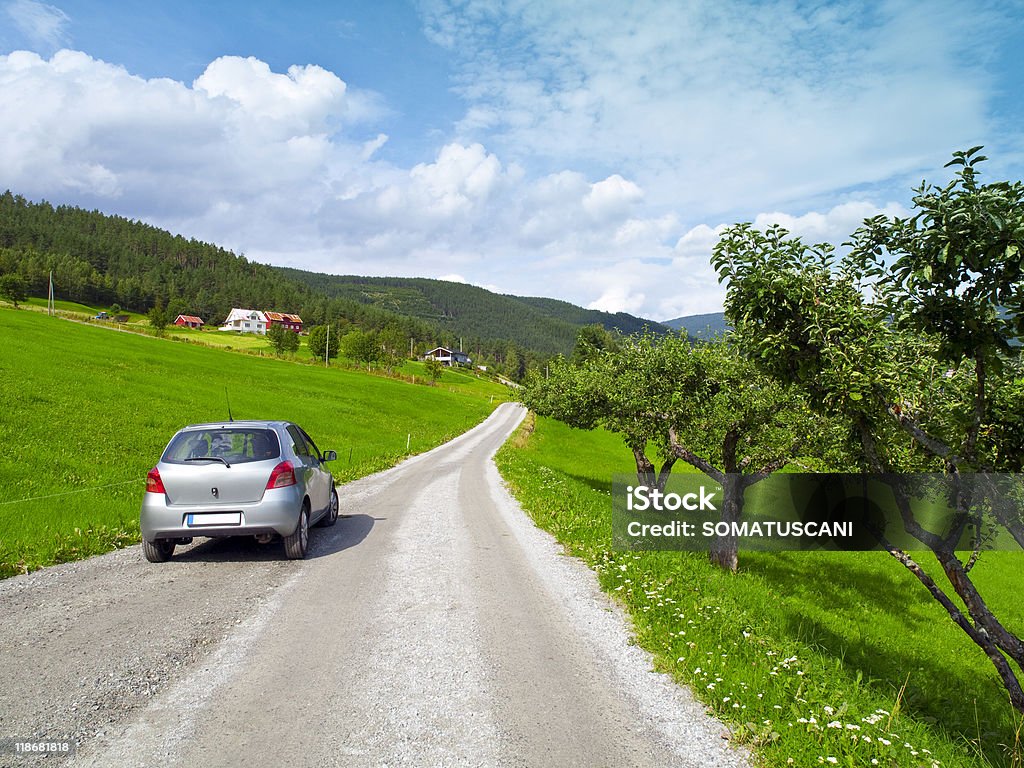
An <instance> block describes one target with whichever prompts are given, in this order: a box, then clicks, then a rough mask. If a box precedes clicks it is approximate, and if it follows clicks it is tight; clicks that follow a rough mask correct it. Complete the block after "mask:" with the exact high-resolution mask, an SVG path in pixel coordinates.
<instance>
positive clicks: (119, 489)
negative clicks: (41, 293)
mask: <svg viewBox="0 0 1024 768" xmlns="http://www.w3.org/2000/svg"><path fill="white" fill-rule="evenodd" d="M0 349H2V350H3V354H2V355H0V411H2V413H3V418H2V419H0V575H11V574H12V573H16V572H20V571H23V570H26V569H29V568H35V567H39V566H42V565H46V564H50V563H54V562H61V561H64V560H69V559H76V558H79V557H83V556H86V555H89V554H93V553H96V552H101V551H106V550H107V549H110V548H111V547H114V546H121V545H125V544H127V543H131V542H133V541H136V540H137V537H138V509H139V505H140V503H141V499H142V492H143V491H142V489H143V487H144V483H145V476H146V472H147V471H148V470H149V468H150V467H152V466H153V464H154V463H155V462H156V460H157V458H158V457H159V454H160V452H161V450H162V449H163V447H164V445H165V444H166V442H167V441H168V440H169V439H170V437H171V435H172V434H173V433H174V432H175V431H176V430H177V429H178V428H179V427H181V426H183V425H185V424H187V423H191V422H200V421H209V420H218V419H225V418H227V403H226V400H225V389H227V394H228V396H229V397H230V401H231V409H232V412H233V415H234V417H235V418H257V419H263V418H281V419H290V420H294V421H296V422H298V423H300V424H302V425H303V426H304V427H305V428H306V429H307V430H308V431H309V433H310V434H311V436H312V437H313V438H314V440H316V441H317V443H318V444H319V445H320V447H321V448H322V449H324V450H328V449H333V450H336V451H337V452H338V458H339V460H338V461H337V462H336V463H334V464H332V465H331V468H332V471H333V472H334V474H335V477H337V478H338V480H339V481H345V480H349V479H352V478H355V477H359V476H362V475H366V474H368V473H370V472H374V471H377V470H379V469H384V468H386V467H388V466H391V465H393V464H394V463H396V462H397V461H399V460H400V459H401V458H402V457H403V456H404V455H405V454H406V441H407V439H409V440H410V451H411V452H412V453H418V452H421V451H424V450H427V449H429V448H432V447H434V446H436V445H438V444H440V443H441V442H443V441H445V440H446V439H449V438H451V437H454V436H455V435H457V434H459V433H461V432H463V431H465V430H466V429H467V428H468V427H470V426H472V425H473V424H476V423H478V422H479V421H481V420H482V419H483V418H484V417H485V416H486V415H487V414H488V413H489V412H490V411H491V410H492V408H493V406H494V404H496V403H497V402H499V401H500V400H501V399H503V394H504V389H503V388H501V387H498V386H497V385H495V384H492V383H490V382H475V381H467V382H461V381H455V380H454V379H452V381H451V386H448V385H447V382H443V385H442V386H436V387H430V386H423V385H414V384H410V383H408V382H403V381H399V380H395V379H389V378H384V377H380V376H368V375H366V374H364V373H360V372H357V371H351V370H346V369H343V368H339V367H331V368H329V369H325V368H322V367H320V366H315V365H302V364H299V363H295V362H289V361H283V360H278V359H275V358H273V357H264V358H259V357H253V356H251V355H239V354H231V353H227V352H224V351H222V350H216V349H210V348H207V347H203V346H199V345H194V344H183V343H180V342H173V341H169V340H166V339H155V338H152V337H149V336H141V335H136V334H129V333H117V332H116V331H111V330H108V329H106V328H101V327H98V326H96V325H91V324H90V325H83V324H79V323H72V322H67V321H65V320H61V319H57V318H50V317H47V316H46V315H45V314H42V313H39V312H31V311H25V310H19V311H15V310H12V309H7V308H0ZM448 376H449V374H447V373H446V378H447V377H448ZM453 390H454V391H453ZM492 401H493V402H492ZM410 436H411V437H410Z"/></svg>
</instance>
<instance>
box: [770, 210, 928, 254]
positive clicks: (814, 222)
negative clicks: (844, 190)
mask: <svg viewBox="0 0 1024 768" xmlns="http://www.w3.org/2000/svg"><path fill="white" fill-rule="evenodd" d="M878 214H883V215H885V216H889V217H892V216H906V215H908V211H907V209H906V208H904V207H903V206H902V205H900V204H899V203H895V202H891V203H888V204H887V205H885V206H884V207H882V208H879V207H877V206H875V205H872V204H871V203H869V202H866V201H857V202H850V203H842V204H840V205H837V206H835V207H834V208H832V209H831V210H828V211H825V212H824V213H819V212H818V211H809V212H807V213H804V214H802V215H800V216H793V215H791V214H788V213H782V212H780V211H775V212H772V213H759V214H757V216H756V217H755V218H754V221H753V224H754V226H755V227H756V228H757V229H761V230H765V229H767V228H768V227H770V226H771V225H772V224H778V225H779V226H781V227H784V228H785V229H786V230H788V231H789V232H790V233H791V234H794V235H798V236H800V237H801V238H802V239H803V240H804V242H806V243H832V244H833V245H839V244H841V243H842V242H844V241H845V240H846V239H847V238H848V237H849V235H850V234H852V233H853V231H854V230H855V229H857V228H858V227H859V226H860V225H861V224H862V223H863V222H864V219H867V218H870V217H872V216H877V215H878Z"/></svg>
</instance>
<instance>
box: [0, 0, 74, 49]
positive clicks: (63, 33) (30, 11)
mask: <svg viewBox="0 0 1024 768" xmlns="http://www.w3.org/2000/svg"><path fill="white" fill-rule="evenodd" d="M3 10H4V13H5V14H6V16H7V18H9V19H10V20H11V22H12V23H13V24H14V27H15V28H16V29H17V30H18V31H19V32H20V33H21V34H22V35H23V36H24V37H25V39H26V40H27V41H28V42H29V43H30V44H31V45H32V46H33V47H34V48H39V49H41V50H44V51H46V52H50V51H55V50H56V49H57V48H60V47H61V46H62V45H65V44H67V42H68V41H69V39H70V36H69V34H68V24H70V22H71V19H70V17H69V16H68V15H67V14H66V13H64V11H62V10H61V9H60V8H57V7H56V6H54V5H48V4H47V3H40V2H37V0H12V1H11V2H8V3H5V4H4V6H3Z"/></svg>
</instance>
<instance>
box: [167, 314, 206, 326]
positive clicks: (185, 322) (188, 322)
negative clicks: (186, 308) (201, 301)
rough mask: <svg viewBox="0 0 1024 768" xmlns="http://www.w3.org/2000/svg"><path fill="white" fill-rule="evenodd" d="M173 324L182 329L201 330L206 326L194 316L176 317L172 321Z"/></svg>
mask: <svg viewBox="0 0 1024 768" xmlns="http://www.w3.org/2000/svg"><path fill="white" fill-rule="evenodd" d="M174 324H175V325H180V326H181V327H182V328H202V327H203V326H204V325H206V323H204V322H203V319H202V318H201V317H196V316H195V315H178V316H177V317H176V318H175V319H174Z"/></svg>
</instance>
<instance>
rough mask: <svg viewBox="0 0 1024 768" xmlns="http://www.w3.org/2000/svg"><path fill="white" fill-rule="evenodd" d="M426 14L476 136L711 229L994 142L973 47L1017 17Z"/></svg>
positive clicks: (744, 10) (464, 0)
mask: <svg viewBox="0 0 1024 768" xmlns="http://www.w3.org/2000/svg"><path fill="white" fill-rule="evenodd" d="M425 6H426V10H425V18H426V24H427V30H428V33H429V34H430V35H431V36H432V39H434V40H435V42H437V43H438V44H439V45H442V46H445V47H447V48H448V49H449V51H450V53H451V55H452V56H453V57H454V58H455V59H456V61H457V62H458V64H459V78H458V79H457V83H458V87H459V91H460V93H461V95H462V96H463V97H464V98H465V99H466V100H467V101H468V108H467V111H466V115H465V117H464V119H463V120H462V122H461V123H460V125H459V128H460V130H461V132H462V136H463V140H464V141H484V142H486V143H487V145H488V146H490V147H492V148H493V149H494V150H495V151H497V152H499V153H500V154H502V155H503V156H505V157H508V158H510V159H514V160H519V161H521V162H523V163H524V164H527V165H530V166H531V167H532V168H534V169H535V170H536V169H545V168H546V169H549V170H554V169H556V168H565V167H572V168H576V169H578V170H586V169H589V168H604V169H607V168H612V169H615V170H616V171H617V173H619V174H621V175H622V176H625V177H627V178H630V179H632V180H633V182H634V183H636V184H637V185H639V186H641V187H642V188H643V189H644V191H645V200H646V201H647V202H648V203H650V204H652V205H656V206H661V207H672V208H675V209H677V210H679V209H682V210H685V211H687V213H688V214H689V215H690V216H692V217H696V218H698V219H699V218H704V217H708V216H721V215H733V214H736V213H739V215H749V214H744V213H743V212H750V213H753V212H755V211H757V210H764V209H766V208H767V209H770V208H773V207H776V206H786V207H789V206H791V205H794V204H796V205H801V204H804V205H806V204H808V203H809V202H810V201H812V200H813V199H814V198H815V197H816V196H818V195H821V194H823V193H834V192H835V191H836V190H840V189H843V188H845V187H851V186H855V185H863V184H866V183H875V182H885V181H887V180H890V179H892V178H893V177H897V176H898V177H900V178H901V179H902V178H903V176H904V175H905V174H907V173H912V174H914V175H918V174H919V173H920V171H921V170H928V171H931V170H932V169H934V168H935V167H936V166H937V165H941V163H942V162H944V161H945V159H946V158H948V155H949V153H950V152H951V151H952V150H954V149H957V148H960V147H963V146H965V145H966V144H967V143H969V142H972V141H974V140H975V139H977V138H978V137H980V136H985V135H986V134H987V133H989V132H990V129H991V121H990V120H989V118H988V116H987V111H988V102H989V100H990V98H991V97H992V95H993V92H994V90H995V85H994V82H993V79H992V76H991V74H990V70H989V69H987V68H986V67H985V66H983V65H984V62H985V57H986V56H987V55H988V52H987V51H986V50H984V48H985V47H984V46H977V45H976V40H977V39H979V37H981V38H985V39H990V40H995V38H997V37H998V35H999V33H998V31H997V30H999V29H1000V28H1001V26H1005V25H1001V24H1000V21H1001V20H1002V21H1003V22H1007V21H1012V15H1011V16H1010V17H1009V18H1004V19H1000V16H999V14H998V12H997V11H995V10H993V9H992V4H985V5H984V6H972V11H971V13H969V14H967V13H964V12H963V7H962V4H960V3H957V2H954V0H936V2H933V3H929V4H928V6H927V8H925V7H923V6H921V5H920V4H919V3H913V2H906V1H903V0H893V1H892V2H885V3H876V4H870V5H868V6H864V4H862V3H853V2H839V3H834V4H830V5H827V6H820V7H813V6H809V5H807V4H800V3H789V2H775V3H765V4H756V3H755V4H751V3H747V2H739V1H737V0H697V1H696V2H687V3H665V2H662V1H661V0H637V2H632V3H620V4H611V5H609V4H608V3H606V2H604V1H603V0H566V2H559V3H550V2H543V0H508V1H507V2H502V3H500V4H499V3H493V2H491V1H490V0H458V1H457V2H456V1H455V0H428V1H427V2H426V4H425ZM994 44H995V43H994ZM979 143H980V142H979ZM900 191H901V192H902V191H903V189H902V188H901V189H900Z"/></svg>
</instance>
